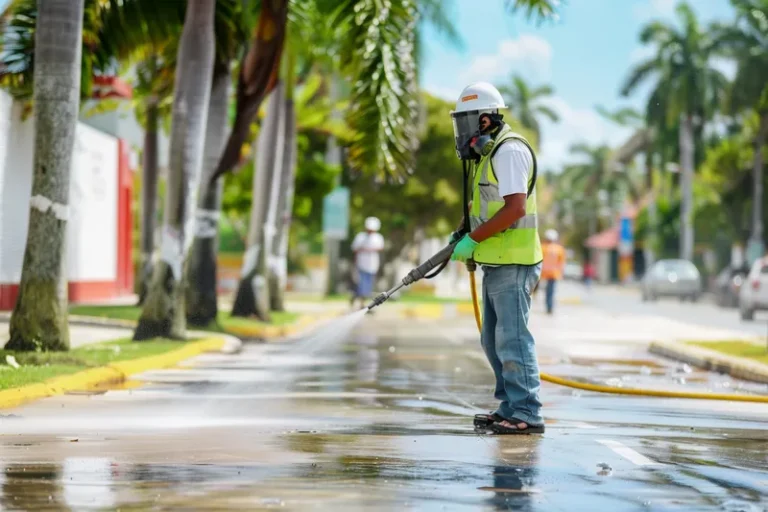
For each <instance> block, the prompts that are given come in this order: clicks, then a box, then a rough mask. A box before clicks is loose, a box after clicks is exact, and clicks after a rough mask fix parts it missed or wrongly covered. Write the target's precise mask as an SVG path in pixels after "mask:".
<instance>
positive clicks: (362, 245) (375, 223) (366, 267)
mask: <svg viewBox="0 0 768 512" xmlns="http://www.w3.org/2000/svg"><path fill="white" fill-rule="evenodd" d="M379 229H381V221H380V220H379V219H377V218H376V217H368V218H367V219H365V231H364V232H362V233H358V234H357V235H356V236H355V238H354V240H352V252H354V253H355V271H356V272H357V288H356V289H355V293H354V294H353V295H352V300H351V301H350V305H351V306H352V307H354V306H355V301H356V300H358V299H359V300H360V307H361V308H364V307H365V306H366V304H365V302H366V299H368V298H369V297H370V296H371V294H372V293H373V284H374V281H375V280H376V274H377V273H378V271H379V265H380V258H379V253H380V252H381V251H383V250H384V237H383V236H381V233H379Z"/></svg>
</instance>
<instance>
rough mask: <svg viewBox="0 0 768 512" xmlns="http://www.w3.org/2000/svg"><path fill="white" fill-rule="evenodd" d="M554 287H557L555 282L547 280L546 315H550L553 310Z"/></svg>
mask: <svg viewBox="0 0 768 512" xmlns="http://www.w3.org/2000/svg"><path fill="white" fill-rule="evenodd" d="M555 286H557V281H556V280H554V279H547V289H546V292H547V296H546V299H547V313H551V312H552V310H553V309H554V308H555Z"/></svg>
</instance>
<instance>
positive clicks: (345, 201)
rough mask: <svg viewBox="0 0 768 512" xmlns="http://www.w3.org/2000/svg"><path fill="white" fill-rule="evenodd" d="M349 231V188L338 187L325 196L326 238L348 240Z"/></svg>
mask: <svg viewBox="0 0 768 512" xmlns="http://www.w3.org/2000/svg"><path fill="white" fill-rule="evenodd" d="M348 232H349V189H348V188H346V187H336V188H335V189H334V190H333V191H331V193H330V194H328V195H327V196H325V197H324V198H323V234H324V235H325V237H326V238H330V239H336V240H346V238H347V234H348Z"/></svg>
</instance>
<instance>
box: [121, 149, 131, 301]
mask: <svg viewBox="0 0 768 512" xmlns="http://www.w3.org/2000/svg"><path fill="white" fill-rule="evenodd" d="M129 151H130V150H129V148H128V144H126V142H125V141H124V140H122V139H120V140H118V141H117V152H118V163H117V187H118V189H117V293H118V294H120V295H123V294H130V293H133V258H132V249H133V215H132V211H131V206H132V204H133V173H132V172H131V163H130V155H129Z"/></svg>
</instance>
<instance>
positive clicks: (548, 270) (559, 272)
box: [541, 229, 565, 315]
mask: <svg viewBox="0 0 768 512" xmlns="http://www.w3.org/2000/svg"><path fill="white" fill-rule="evenodd" d="M557 239H558V234H557V231H555V230H554V229H548V230H547V231H546V233H544V242H543V243H542V244H541V249H542V252H543V253H544V262H543V265H542V267H541V280H542V281H544V282H545V286H546V288H545V293H546V304H547V314H549V315H551V314H552V312H553V310H554V308H555V286H556V284H557V281H559V280H561V279H562V278H563V269H564V268H565V249H564V248H563V246H562V245H560V244H559V243H558V242H557Z"/></svg>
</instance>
